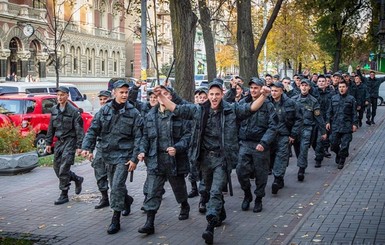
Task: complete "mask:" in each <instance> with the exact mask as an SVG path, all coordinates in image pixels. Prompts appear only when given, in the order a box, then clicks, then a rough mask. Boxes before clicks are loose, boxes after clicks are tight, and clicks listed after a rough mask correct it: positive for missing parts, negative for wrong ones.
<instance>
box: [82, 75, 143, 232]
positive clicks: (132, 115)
mask: <svg viewBox="0 0 385 245" xmlns="http://www.w3.org/2000/svg"><path fill="white" fill-rule="evenodd" d="M128 90H129V85H128V83H126V82H125V81H123V80H119V81H116V82H115V83H114V84H113V94H114V99H113V100H112V101H110V102H108V103H107V104H106V105H104V106H103V107H102V108H101V109H100V110H99V111H98V112H97V113H96V115H95V117H94V119H93V120H92V124H91V127H90V128H89V129H88V132H87V134H86V136H85V138H84V140H83V145H82V149H83V151H82V155H83V156H85V157H87V156H89V154H90V153H92V152H93V150H94V147H95V143H96V140H97V139H98V137H100V142H99V145H98V150H100V151H101V156H102V158H103V160H104V162H105V164H106V168H107V175H108V180H109V181H110V188H111V194H110V207H111V208H112V209H113V210H114V213H113V216H112V220H111V224H110V226H109V227H108V229H107V233H108V234H115V233H117V232H118V231H119V230H120V216H121V212H122V211H124V210H127V213H129V212H130V211H131V209H130V206H131V204H132V202H133V198H132V197H131V196H129V195H128V194H127V188H126V180H127V175H128V172H131V171H133V170H135V169H136V164H137V162H138V160H137V156H138V154H139V144H140V140H141V137H142V132H141V127H142V123H143V122H142V117H141V115H140V112H139V111H138V110H137V109H136V108H134V106H133V105H131V104H130V103H129V102H128V101H127V100H128Z"/></svg>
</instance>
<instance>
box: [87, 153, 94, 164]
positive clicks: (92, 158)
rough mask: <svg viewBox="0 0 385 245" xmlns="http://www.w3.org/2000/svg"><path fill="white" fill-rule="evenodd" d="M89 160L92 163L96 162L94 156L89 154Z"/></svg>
mask: <svg viewBox="0 0 385 245" xmlns="http://www.w3.org/2000/svg"><path fill="white" fill-rule="evenodd" d="M87 159H88V160H89V161H90V162H92V161H93V160H94V154H92V153H89V154H88V157H87Z"/></svg>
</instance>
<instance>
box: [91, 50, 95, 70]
mask: <svg viewBox="0 0 385 245" xmlns="http://www.w3.org/2000/svg"><path fill="white" fill-rule="evenodd" d="M90 61H91V70H90V71H91V74H93V75H95V49H92V50H91V57H90Z"/></svg>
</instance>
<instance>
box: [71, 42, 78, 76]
mask: <svg viewBox="0 0 385 245" xmlns="http://www.w3.org/2000/svg"><path fill="white" fill-rule="evenodd" d="M70 54H71V69H70V71H71V73H74V72H75V71H76V69H77V65H78V64H77V58H76V54H75V48H74V47H73V46H72V47H71V49H70Z"/></svg>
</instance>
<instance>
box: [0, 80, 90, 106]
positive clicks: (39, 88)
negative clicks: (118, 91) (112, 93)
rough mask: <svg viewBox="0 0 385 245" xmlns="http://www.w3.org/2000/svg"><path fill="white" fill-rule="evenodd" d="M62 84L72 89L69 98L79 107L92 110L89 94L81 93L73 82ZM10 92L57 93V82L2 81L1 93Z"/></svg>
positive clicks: (61, 84) (0, 85)
mask: <svg viewBox="0 0 385 245" xmlns="http://www.w3.org/2000/svg"><path fill="white" fill-rule="evenodd" d="M60 86H66V87H68V89H69V90H70V93H69V99H70V100H71V101H72V102H74V103H75V104H76V105H77V107H79V108H82V109H83V110H84V111H87V112H92V111H93V106H92V104H91V102H90V101H89V100H88V99H87V95H85V94H81V93H80V91H79V89H78V88H77V87H76V86H75V85H74V84H71V83H60ZM8 93H26V94H37V93H41V94H55V93H56V83H54V82H37V83H29V82H5V83H0V94H8Z"/></svg>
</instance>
